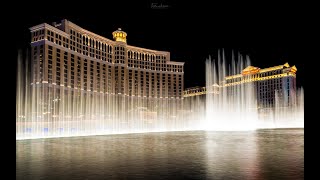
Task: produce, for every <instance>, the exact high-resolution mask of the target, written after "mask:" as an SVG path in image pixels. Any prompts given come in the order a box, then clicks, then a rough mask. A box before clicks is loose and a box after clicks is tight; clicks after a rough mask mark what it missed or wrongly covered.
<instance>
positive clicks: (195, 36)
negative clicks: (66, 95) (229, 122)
mask: <svg viewBox="0 0 320 180" xmlns="http://www.w3.org/2000/svg"><path fill="white" fill-rule="evenodd" d="M152 3H156V5H157V6H162V8H160V9H155V8H152V7H151V6H152ZM120 4H121V3H117V4H112V5H111V4H110V5H109V6H108V5H105V7H106V8H100V9H101V10H100V9H97V10H96V11H88V12H87V11H85V10H84V9H83V11H77V12H76V13H73V12H69V15H46V13H45V12H41V13H37V14H34V13H33V14H32V13H25V14H24V15H23V16H19V17H18V18H17V19H16V22H17V23H16V26H17V28H16V30H17V33H16V34H17V35H16V36H15V37H16V38H17V39H16V42H17V43H16V48H17V49H21V48H22V49H25V48H26V47H28V46H29V42H30V34H29V30H28V28H29V27H32V26H34V25H37V24H40V23H44V22H46V23H49V24H50V23H51V22H55V21H60V20H61V19H68V20H70V21H72V22H73V23H75V24H77V25H79V26H80V27H82V28H84V29H87V30H89V31H91V32H94V33H96V34H99V35H101V36H104V37H106V38H109V39H112V34H111V33H112V32H113V31H114V30H116V29H117V28H118V27H121V28H122V30H124V31H125V32H127V34H128V36H127V42H128V44H129V45H133V46H138V47H143V48H148V49H154V50H162V51H169V52H170V53H171V60H172V61H182V62H185V88H187V87H192V86H204V85H205V60H206V58H207V57H208V56H209V55H212V56H213V57H214V58H216V56H217V51H218V49H222V48H224V50H225V52H226V54H227V55H228V54H229V55H230V53H231V51H232V50H233V51H235V52H240V53H241V54H243V55H248V56H250V59H251V63H252V65H253V66H257V67H260V68H266V67H270V66H276V65H281V64H284V63H285V62H288V63H289V65H296V67H297V69H298V71H297V84H298V86H301V85H302V86H303V84H302V79H303V74H304V65H303V64H304V63H305V61H302V60H301V59H300V57H301V54H303V53H304V52H302V49H301V48H300V47H299V44H297V43H296V42H295V41H296V39H297V36H294V35H292V29H293V26H294V23H292V22H293V21H295V20H294V18H295V17H293V16H292V15H291V14H285V13H284V14H283V15H281V16H279V15H278V14H277V16H274V17H272V16H271V15H272V13H273V12H274V10H272V13H271V12H270V11H268V10H266V11H265V12H263V13H259V14H258V12H259V11H260V9H255V10H254V11H249V12H248V11H246V12H245V13H244V11H243V14H242V12H241V11H240V12H238V11H237V13H235V14H232V15H230V13H231V12H232V9H228V8H227V9H228V10H227V11H223V12H221V11H219V6H218V5H217V6H213V5H206V4H200V5H199V4H196V3H195V2H194V3H189V4H187V3H183V4H182V3H181V4H177V3H176V4H174V3H166V2H165V1H161V2H160V1H150V2H147V3H141V4H133V3H132V4H126V3H123V4H121V7H126V8H130V10H126V9H122V10H121V11H120V10H119V11H109V10H110V9H112V8H114V7H116V6H120ZM98 6H99V5H98V4H96V5H95V7H98ZM111 7H112V8H111ZM88 8H89V6H88ZM92 8H94V7H92ZM89 9H90V8H89ZM217 11H219V12H217ZM279 11H281V8H279ZM48 14H49V13H48ZM70 14H72V15H70ZM228 15H230V16H228Z"/></svg>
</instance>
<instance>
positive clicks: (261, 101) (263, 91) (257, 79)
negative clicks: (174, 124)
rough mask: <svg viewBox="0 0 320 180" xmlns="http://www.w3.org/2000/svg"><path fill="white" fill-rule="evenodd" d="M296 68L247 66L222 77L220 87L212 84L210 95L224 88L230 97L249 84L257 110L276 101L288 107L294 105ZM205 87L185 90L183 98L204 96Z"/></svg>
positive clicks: (286, 65)
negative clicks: (235, 90) (238, 71)
mask: <svg viewBox="0 0 320 180" xmlns="http://www.w3.org/2000/svg"><path fill="white" fill-rule="evenodd" d="M296 72H297V68H296V66H290V65H289V64H288V63H285V64H283V65H279V66H274V67H269V68H263V69H261V68H258V67H254V66H248V67H246V68H245V69H243V70H242V72H241V73H240V74H235V75H230V76H226V77H224V81H223V82H220V85H217V84H214V85H213V86H212V89H211V90H210V91H209V92H210V93H214V94H219V92H220V91H222V88H226V90H227V94H228V95H232V90H233V89H234V88H235V87H236V86H240V85H242V84H251V83H253V87H254V89H255V93H256V94H255V95H256V97H257V101H258V102H257V103H258V108H268V107H274V106H275V104H276V100H277V101H278V103H280V104H279V105H280V106H284V107H288V106H294V105H296ZM207 93H208V91H207V89H206V87H193V88H187V89H186V90H185V91H184V97H191V96H198V95H205V94H207Z"/></svg>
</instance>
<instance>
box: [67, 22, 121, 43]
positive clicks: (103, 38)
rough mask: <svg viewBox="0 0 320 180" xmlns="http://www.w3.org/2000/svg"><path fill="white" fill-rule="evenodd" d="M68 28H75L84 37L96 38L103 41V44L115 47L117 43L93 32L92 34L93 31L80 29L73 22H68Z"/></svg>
mask: <svg viewBox="0 0 320 180" xmlns="http://www.w3.org/2000/svg"><path fill="white" fill-rule="evenodd" d="M67 26H69V27H72V28H74V29H76V30H78V31H81V32H82V33H83V35H88V36H90V37H92V38H96V39H97V40H100V41H102V42H105V43H109V44H112V45H115V41H113V40H111V39H108V38H106V37H103V36H100V35H98V34H96V33H93V32H91V31H88V30H86V29H83V28H82V27H80V26H78V25H76V24H74V23H72V22H71V21H67Z"/></svg>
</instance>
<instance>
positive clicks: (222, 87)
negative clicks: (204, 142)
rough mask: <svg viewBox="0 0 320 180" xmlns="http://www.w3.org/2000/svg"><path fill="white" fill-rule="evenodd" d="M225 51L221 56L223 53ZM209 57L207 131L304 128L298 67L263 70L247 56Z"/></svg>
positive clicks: (281, 66)
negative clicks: (229, 58)
mask: <svg viewBox="0 0 320 180" xmlns="http://www.w3.org/2000/svg"><path fill="white" fill-rule="evenodd" d="M221 54H222V55H221ZM221 54H220V52H218V58H217V60H216V61H215V60H211V57H210V56H209V58H208V59H207V60H206V91H207V92H206V102H205V104H206V117H205V123H204V127H205V129H206V130H215V131H219V130H222V131H237V130H255V129H265V128H303V127H304V124H303V122H304V119H303V111H304V110H303V89H302V88H301V89H297V90H296V87H295V86H296V84H295V72H296V70H297V69H296V67H295V66H292V67H290V66H289V65H288V64H287V63H286V64H285V65H280V66H275V67H271V68H266V69H260V68H257V67H254V66H251V62H250V59H249V57H248V56H246V57H245V58H243V56H242V55H240V54H238V57H237V59H235V57H234V54H233V53H232V58H231V61H229V63H228V64H229V67H228V68H227V61H226V58H225V54H224V52H222V53H221Z"/></svg>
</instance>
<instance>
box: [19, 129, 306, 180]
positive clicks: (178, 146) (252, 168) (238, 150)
mask: <svg viewBox="0 0 320 180" xmlns="http://www.w3.org/2000/svg"><path fill="white" fill-rule="evenodd" d="M16 178H17V179H169V178H170V179H304V130H303V129H290V130H288V129H287V130H259V131H251V132H202V131H196V132H195V131H194V132H168V133H146V134H130V135H128V134H127V135H109V136H88V137H71V138H56V139H34V140H22V141H16Z"/></svg>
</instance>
